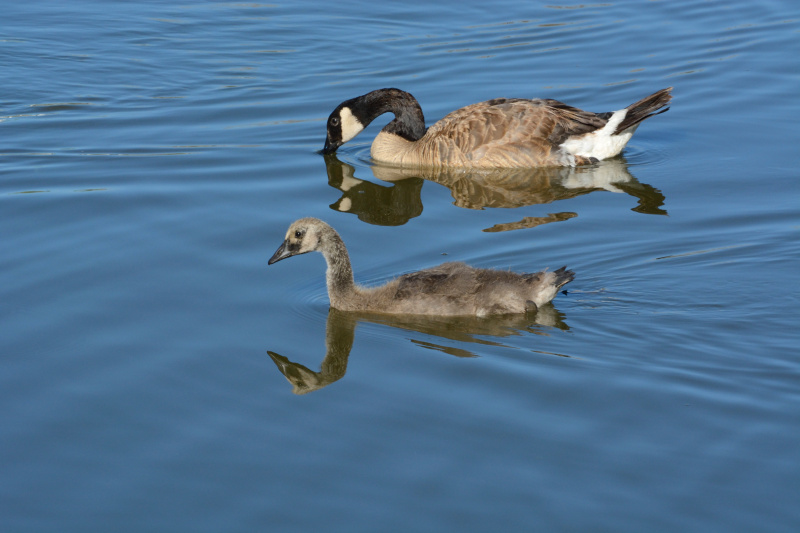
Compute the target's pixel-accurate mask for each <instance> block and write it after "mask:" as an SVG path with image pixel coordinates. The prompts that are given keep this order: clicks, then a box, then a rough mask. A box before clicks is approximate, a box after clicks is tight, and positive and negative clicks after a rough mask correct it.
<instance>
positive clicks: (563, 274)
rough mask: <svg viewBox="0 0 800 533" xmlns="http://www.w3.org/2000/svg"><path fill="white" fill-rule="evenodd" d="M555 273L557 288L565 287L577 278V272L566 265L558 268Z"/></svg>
mask: <svg viewBox="0 0 800 533" xmlns="http://www.w3.org/2000/svg"><path fill="white" fill-rule="evenodd" d="M553 274H555V275H556V279H555V283H554V284H555V286H556V290H557V289H560V288H561V287H563V286H564V285H566V284H567V283H569V282H570V281H572V280H573V279H575V272H573V271H572V270H567V267H566V266H563V267H561V268H559V269H558V270H555V271H553Z"/></svg>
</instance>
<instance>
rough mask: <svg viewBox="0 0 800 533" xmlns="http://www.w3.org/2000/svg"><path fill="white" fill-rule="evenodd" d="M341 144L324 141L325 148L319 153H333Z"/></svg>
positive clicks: (328, 140)
mask: <svg viewBox="0 0 800 533" xmlns="http://www.w3.org/2000/svg"><path fill="white" fill-rule="evenodd" d="M342 144H343V143H339V142H331V140H330V139H325V146H323V147H322V150H320V151H319V153H321V154H322V155H327V154H332V153H334V152H335V151H336V150H337V149H338V148H339V147H340V146H341V145H342Z"/></svg>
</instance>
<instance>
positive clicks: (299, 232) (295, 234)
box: [294, 230, 303, 239]
mask: <svg viewBox="0 0 800 533" xmlns="http://www.w3.org/2000/svg"><path fill="white" fill-rule="evenodd" d="M294 236H295V238H297V239H299V238H300V237H302V236H303V232H302V231H300V230H297V231H295V232H294Z"/></svg>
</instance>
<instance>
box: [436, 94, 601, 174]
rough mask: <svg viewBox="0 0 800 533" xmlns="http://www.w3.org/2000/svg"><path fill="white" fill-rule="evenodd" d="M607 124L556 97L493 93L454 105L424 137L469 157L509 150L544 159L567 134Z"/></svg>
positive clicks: (577, 133)
mask: <svg viewBox="0 0 800 533" xmlns="http://www.w3.org/2000/svg"><path fill="white" fill-rule="evenodd" d="M605 124H606V119H605V118H604V117H603V116H601V115H597V114H595V113H591V112H588V111H582V110H580V109H578V108H575V107H571V106H568V105H566V104H563V103H561V102H559V101H557V100H524V99H507V98H497V99H494V100H488V101H486V102H480V103H478V104H473V105H470V106H467V107H464V108H461V109H458V110H456V111H453V112H452V113H450V114H449V115H447V116H446V117H444V118H443V119H442V120H440V121H439V122H437V123H436V124H434V125H433V126H431V128H430V129H429V130H428V133H427V135H426V137H428V138H429V139H431V142H436V144H437V145H438V146H439V150H440V151H445V150H447V149H448V147H449V148H451V149H453V148H455V149H457V150H459V151H460V152H461V153H462V154H464V155H465V156H467V157H468V158H469V159H471V160H473V161H474V160H477V159H480V158H482V157H484V156H491V155H493V154H494V155H497V154H501V153H502V152H504V151H509V150H510V151H515V152H517V153H520V152H522V153H529V154H534V155H536V156H537V157H538V158H539V159H541V160H545V159H546V158H547V157H548V156H549V154H550V152H551V151H554V150H556V149H557V148H558V146H559V145H560V144H561V143H563V142H564V141H565V140H566V139H567V138H568V137H569V136H572V135H582V134H585V133H589V132H592V131H595V130H597V129H599V128H602V127H603V126H605ZM434 140H435V141H434Z"/></svg>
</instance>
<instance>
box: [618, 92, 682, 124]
mask: <svg viewBox="0 0 800 533" xmlns="http://www.w3.org/2000/svg"><path fill="white" fill-rule="evenodd" d="M671 91H672V87H667V88H666V89H661V90H660V91H658V92H656V93H653V94H651V95H650V96H647V97H645V98H642V99H641V100H639V101H638V102H636V103H634V104H631V105H629V106H628V107H627V108H626V109H627V110H628V114H627V115H626V116H625V118H624V119H623V120H622V122H620V124H619V126H617V129H616V131H615V132H614V135H616V134H618V133H622V132H623V131H625V130H627V129H628V128H631V127H633V126H636V125H637V124H639V123H640V122H641V121H643V120H645V119H647V118H650V117H652V116H653V115H660V114H661V113H664V112H666V111H669V107H664V106H666V105H667V104H669V102H670V100H672V94H671ZM662 108H664V109H662Z"/></svg>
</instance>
